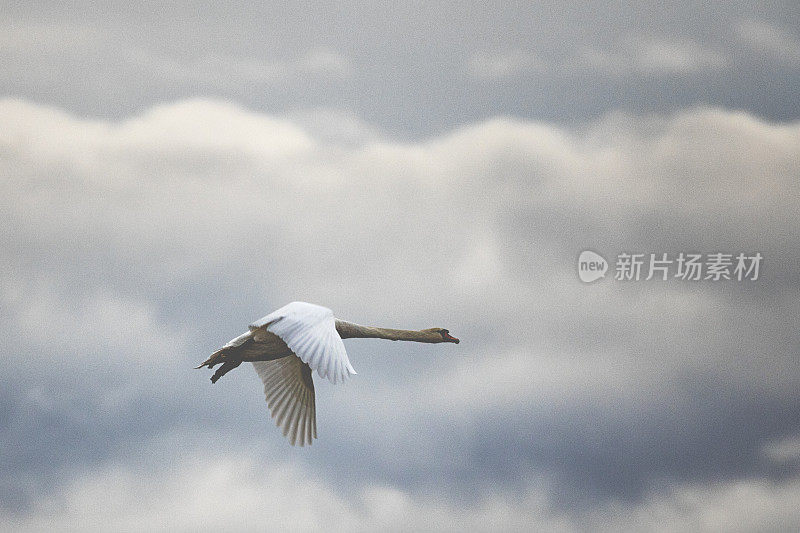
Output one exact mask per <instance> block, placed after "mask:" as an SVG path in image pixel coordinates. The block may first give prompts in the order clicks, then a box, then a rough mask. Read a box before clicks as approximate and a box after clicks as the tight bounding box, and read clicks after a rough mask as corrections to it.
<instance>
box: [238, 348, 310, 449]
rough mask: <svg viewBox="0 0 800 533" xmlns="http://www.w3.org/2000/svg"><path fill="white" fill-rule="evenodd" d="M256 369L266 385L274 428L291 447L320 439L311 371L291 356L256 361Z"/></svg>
mask: <svg viewBox="0 0 800 533" xmlns="http://www.w3.org/2000/svg"><path fill="white" fill-rule="evenodd" d="M253 367H254V368H255V369H256V372H257V373H258V377H260V378H261V381H262V382H263V383H264V395H265V396H266V397H267V405H268V406H269V410H270V412H271V413H272V418H274V419H275V424H276V425H277V426H278V427H279V428H281V430H282V431H283V436H284V437H286V436H288V437H289V442H290V443H291V445H292V446H294V445H295V444H299V445H300V446H303V445H305V444H308V445H311V440H312V439H316V438H317V409H316V406H315V404H314V381H313V380H312V379H311V368H309V366H308V365H307V364H305V363H304V362H302V361H301V360H300V359H299V358H298V357H296V356H294V355H290V356H288V357H282V358H280V359H275V360H274V361H256V362H254V363H253Z"/></svg>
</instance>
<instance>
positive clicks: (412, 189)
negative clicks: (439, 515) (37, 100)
mask: <svg viewBox="0 0 800 533" xmlns="http://www.w3.org/2000/svg"><path fill="white" fill-rule="evenodd" d="M0 114H1V115H2V116H3V122H4V123H6V124H10V125H13V127H10V128H6V129H4V130H3V131H2V132H0V146H2V150H3V152H4V154H5V156H6V157H4V158H3V159H2V161H3V162H2V163H0V165H2V167H0V169H2V172H3V173H4V174H5V175H7V176H9V177H10V179H9V180H7V181H6V182H5V183H4V190H3V194H4V196H5V197H6V198H9V199H10V201H9V202H7V203H6V204H3V206H2V209H3V216H4V218H5V220H7V224H6V225H5V227H4V229H3V230H2V233H0V236H1V237H2V247H3V250H4V254H3V255H2V257H3V263H4V269H3V274H2V275H3V284H2V298H1V299H0V304H1V305H2V306H3V316H4V317H5V318H4V319H3V320H4V322H3V325H4V328H3V330H4V333H3V336H4V339H3V340H4V346H13V347H14V348H13V351H10V352H8V353H4V359H5V361H6V364H7V371H6V373H4V375H3V376H2V378H0V379H2V384H3V387H2V390H3V391H4V392H3V395H2V400H3V404H4V409H2V410H0V411H3V412H4V415H3V417H2V418H0V421H2V423H3V426H2V432H0V436H1V438H2V439H3V444H4V446H3V450H5V451H4V454H3V455H2V458H3V465H4V468H3V471H4V472H7V474H6V478H5V479H4V480H3V483H2V488H3V498H2V499H3V502H4V506H5V507H7V508H16V509H17V511H16V513H17V515H18V517H17V518H16V519H19V520H25V518H24V517H25V516H26V514H25V513H26V511H24V506H25V505H28V509H29V510H30V509H36V506H37V505H38V504H37V499H38V498H40V495H41V494H51V493H52V494H59V491H62V492H63V491H66V492H65V493H69V491H70V490H71V489H70V483H73V482H74V481H75V479H76V476H80V475H82V473H85V472H86V471H90V470H91V471H94V470H97V469H100V470H101V471H102V469H103V468H104V466H103V465H105V464H108V463H109V462H110V463H115V462H121V463H122V467H121V468H123V469H125V468H129V466H126V463H125V457H126V455H127V451H129V450H130V449H131V448H135V447H137V446H139V445H146V443H148V442H153V441H158V440H159V439H161V438H163V436H164V435H171V434H174V435H177V437H176V438H178V439H181V438H185V439H187V441H191V442H193V443H194V444H195V445H196V446H198V447H200V448H203V447H204V446H206V445H209V446H210V445H218V441H219V439H223V440H224V439H225V438H226V437H227V439H228V441H229V443H228V445H226V446H222V447H221V448H220V449H221V450H228V449H229V448H228V446H229V445H230V442H240V443H243V446H245V447H246V449H247V450H248V451H245V452H244V453H245V454H246V455H248V456H259V457H270V456H277V455H283V454H285V453H290V452H288V451H287V447H286V446H285V443H284V442H283V441H282V439H281V437H280V435H279V434H277V432H275V431H274V428H272V425H271V422H270V421H269V420H268V415H267V414H266V410H265V406H264V403H263V398H261V397H260V395H261V391H260V387H259V385H258V382H257V379H256V378H255V376H254V375H252V373H251V372H250V373H249V369H248V368H242V369H241V371H237V372H236V373H232V374H231V375H230V376H229V377H226V380H223V381H221V382H220V383H218V384H217V385H215V386H213V387H212V386H211V385H210V384H209V383H208V382H207V376H206V375H202V374H200V372H199V371H197V372H194V373H193V371H191V370H190V368H191V366H192V363H195V364H196V363H197V361H198V360H199V359H201V358H202V356H203V354H206V353H208V352H209V351H211V350H212V349H214V348H215V347H217V346H218V345H219V344H220V343H222V342H224V341H225V340H227V339H228V338H230V337H233V336H234V335H236V334H238V333H240V330H241V329H243V328H244V325H245V324H246V323H247V322H248V321H250V320H252V319H253V318H256V317H258V316H261V315H262V314H264V313H265V312H266V311H268V310H269V309H271V308H274V307H277V306H278V305H280V304H282V303H284V302H286V301H288V300H292V299H305V300H309V301H315V302H319V303H323V304H326V305H329V306H330V307H332V308H333V309H334V310H335V312H336V313H337V314H338V315H339V316H341V317H343V318H346V319H348V320H354V321H358V322H365V323H376V324H386V325H398V326H407V327H428V326H433V325H437V326H444V327H448V328H450V329H451V331H453V332H454V333H455V334H457V335H459V336H460V337H461V338H462V339H463V341H464V342H462V344H461V345H459V346H458V350H457V351H456V350H452V349H450V350H441V349H434V348H441V347H428V346H423V347H420V346H407V345H404V346H400V345H397V344H390V345H388V346H387V345H386V343H380V342H378V341H374V342H372V341H362V342H361V343H359V342H356V341H353V342H351V343H349V344H348V350H349V351H350V353H351V359H352V360H353V363H354V365H355V366H356V368H357V370H358V371H359V377H358V378H357V379H356V380H354V382H353V383H350V384H349V385H348V386H346V387H344V388H331V387H326V386H324V385H321V386H320V387H319V388H318V389H319V390H318V394H319V404H320V434H321V436H322V439H320V441H319V442H318V443H315V445H314V447H312V448H313V449H312V450H304V452H305V454H299V453H294V450H292V451H291V453H292V455H291V457H292V459H291V460H292V461H293V462H295V464H296V465H298V468H302V469H309V471H313V472H317V473H318V476H319V480H320V481H319V482H320V483H322V484H323V485H327V484H330V483H333V481H332V480H336V483H337V484H339V485H340V486H342V487H347V488H348V489H352V490H354V491H361V490H366V489H365V488H364V487H365V486H368V485H375V486H380V487H384V486H389V487H392V489H391V490H395V491H400V492H401V493H404V494H408V496H404V497H403V498H407V499H409V501H412V502H413V501H416V500H417V499H418V498H421V497H422V496H421V495H424V494H426V493H432V494H435V495H436V497H437V498H443V499H444V500H445V503H443V505H444V507H445V508H447V507H448V506H449V505H453V504H452V502H453V501H464V502H467V503H466V504H467V505H469V506H472V507H471V508H473V507H474V506H475V505H478V507H479V506H480V503H476V502H481V501H482V498H491V497H492V495H493V494H495V495H496V494H500V496H497V497H498V498H501V499H506V498H507V497H508V496H507V495H508V494H510V493H513V492H514V491H517V490H526V489H525V487H528V486H529V485H530V484H531V483H533V482H534V481H535V480H537V479H543V480H546V483H547V487H546V488H544V489H541V490H542V491H543V492H537V494H544V495H546V496H545V497H546V498H547V501H548V504H547V506H546V508H547V509H549V512H553V513H567V514H568V515H569V519H567V518H565V520H567V522H566V524H567V525H566V526H565V527H567V528H568V529H569V528H570V526H575V523H572V522H570V521H569V520H579V519H580V516H581V515H582V513H588V515H592V513H600V515H602V512H603V509H607V508H606V507H605V506H608V505H613V503H612V502H614V501H621V502H624V506H625V509H626V510H625V511H624V512H622V514H623V515H625V516H628V517H631V516H636V513H637V512H638V511H637V510H636V509H639V508H640V507H639V506H644V507H645V508H646V507H647V506H648V505H659V504H658V503H654V501H653V500H652V498H662V497H663V498H666V500H664V501H667V502H668V501H671V500H669V496H664V494H668V493H669V492H670V491H672V490H675V491H678V492H680V491H683V490H688V491H690V492H691V491H693V490H700V489H698V488H697V487H704V486H708V485H709V484H715V483H719V484H721V487H723V488H720V490H721V491H722V493H724V494H729V493H728V492H726V491H727V490H729V489H730V487H735V486H736V484H737V483H739V482H741V480H757V481H754V483H755V485H754V486H752V487H751V486H749V485H748V487H749V488H748V490H754V491H756V492H758V491H761V490H762V489H763V487H762V486H761V485H760V484H761V483H762V482H763V483H767V484H775V485H774V486H776V487H778V488H777V489H776V490H779V491H784V490H785V491H791V490H794V488H793V487H794V485H793V484H794V479H795V477H794V476H795V474H796V471H795V467H794V465H793V463H791V461H789V462H787V461H785V460H784V461H779V460H777V459H775V458H776V457H778V455H777V452H774V451H769V452H765V450H772V448H769V446H773V447H774V446H776V445H775V444H771V443H776V442H778V443H780V442H784V441H786V439H791V438H793V437H794V436H795V435H797V434H798V431H799V430H800V419H799V418H798V413H800V402H798V398H797V394H796V391H797V390H798V384H800V383H798V382H800V374H798V373H797V371H796V365H794V364H793V359H792V358H793V354H794V353H795V352H796V346H797V343H798V340H800V339H798V338H797V334H796V333H793V332H794V331H795V330H796V328H794V327H793V324H792V318H791V317H794V316H797V303H796V302H797V301H798V299H797V298H796V296H797V290H798V284H797V277H796V273H795V272H794V267H793V265H796V264H797V263H798V261H800V258H798V257H797V252H796V250H797V246H796V242H797V235H798V227H797V220H798V217H797V216H796V206H795V205H794V204H793V203H792V202H791V200H790V199H791V198H792V197H794V196H796V188H797V183H796V180H795V179H794V176H795V175H796V174H797V171H798V168H797V160H796V158H795V157H794V156H793V154H796V153H797V149H798V144H800V132H799V131H798V127H797V124H774V123H769V122H766V121H763V120H760V119H757V118H754V117H752V116H750V115H747V114H744V113H735V112H729V111H724V110H719V109H695V110H688V111H684V112H681V113H677V114H673V115H669V116H664V117H655V116H650V117H639V116H635V115H630V114H624V113H618V114H614V115H611V116H609V117H606V118H605V119H603V120H599V121H595V122H592V123H587V124H585V125H583V126H582V127H580V128H566V127H563V126H556V125H553V124H548V123H541V122H538V123H537V122H529V121H523V120H514V119H496V120H492V121H488V122H484V123H479V124H475V125H471V126H469V127H465V128H461V129H458V130H455V131H452V132H450V133H448V134H446V135H441V136H437V137H432V138H429V139H428V140H426V141H420V142H415V143H404V142H397V141H392V140H389V139H387V138H386V137H385V136H383V135H382V134H380V133H378V132H375V131H374V129H372V128H370V127H369V126H364V125H363V124H361V123H359V121H357V120H356V121H353V122H351V124H350V126H349V127H347V128H340V129H339V130H337V129H336V128H331V127H330V124H329V123H328V121H327V120H325V119H324V117H323V118H322V119H317V120H312V119H310V118H308V115H300V116H298V117H297V118H296V119H292V120H289V119H280V118H275V117H270V116H266V115H262V114H259V113H256V112H252V111H249V110H247V109H244V108H242V107H239V106H236V105H232V104H229V103H224V102H218V101H209V100H199V99H198V100H190V101H183V102H178V103H175V104H172V105H167V106H161V107H158V108H154V109H151V110H149V111H147V112H143V113H141V114H140V115H137V116H133V117H130V118H128V119H126V120H124V121H97V120H87V119H81V118H77V117H75V116H71V115H69V114H65V113H63V112H61V111H59V110H57V109H53V108H49V107H45V106H40V105H35V104H31V103H27V102H22V101H18V100H5V101H3V103H2V104H0ZM333 122H338V121H337V120H335V119H333ZM299 124H303V126H302V127H301V126H300V125H299ZM754 146H755V147H758V149H757V150H754V149H753V148H752V147H754ZM585 247H594V248H596V249H597V250H598V251H601V252H603V253H606V254H609V255H610V254H613V253H616V252H618V251H623V250H636V251H639V250H640V251H644V252H650V251H661V250H663V251H667V252H675V251H688V249H689V248H694V249H697V250H701V251H711V250H712V248H713V249H717V248H720V249H721V248H725V249H729V250H730V251H737V250H743V251H756V250H759V251H762V252H763V253H764V254H765V257H766V259H765V270H764V277H763V279H762V280H760V281H759V282H757V283H754V284H753V285H752V286H751V285H747V284H736V283H725V284H713V283H699V284H681V283H680V282H677V281H676V282H668V283H664V284H659V283H655V282H648V283H645V282H640V283H638V284H629V285H624V284H621V283H616V282H613V281H612V280H605V281H603V282H600V283H598V284H596V285H591V286H584V285H582V284H581V283H580V281H578V279H577V275H576V273H575V270H574V269H575V264H574V262H575V259H576V257H577V253H578V252H579V251H580V250H581V249H584V248H585ZM421 303H422V304H421ZM55 339H58V340H57V342H56V343H55V344H54V340H55ZM445 348H453V347H451V346H448V347H445ZM29 442H35V443H36V446H34V447H27V446H26V443H29ZM784 447H785V445H784ZM225 453H227V451H226V452H225ZM765 454H766V455H765ZM223 455H224V454H223ZM784 455H785V453H784ZM149 461H151V464H153V463H154V464H155V468H158V465H159V464H160V463H159V460H158V459H150V460H149ZM15 480H28V481H27V482H25V483H23V482H19V481H15ZM92 483H94V482H90V483H89V484H90V485H91V484H92ZM121 483H122V486H127V485H126V483H128V481H121ZM130 483H134V484H135V483H138V482H137V481H135V480H134V481H130ZM254 483H256V484H258V483H260V481H258V480H256V481H254ZM101 485H102V483H101ZM686 487H690V488H688V489H687V488H686ZM537 490H539V489H537ZM730 490H734V489H730ZM765 490H766V489H765ZM767 493H768V494H770V496H769V497H776V498H785V494H784V493H783V492H781V493H780V494H779V495H775V494H772V493H770V492H769V490H767ZM654 495H656V496H654ZM765 497H766V496H765ZM657 501H659V502H660V501H662V500H657ZM726 501H727V500H726ZM447 502H450V503H447ZM664 505H669V503H665V504H664ZM30 512H38V511H30ZM424 512H430V513H433V512H434V511H433V510H431V509H427V510H424ZM525 516H527V515H525ZM20 517H22V518H20ZM606 518H608V517H607V516H606ZM530 519H531V518H529V517H528V518H525V517H523V518H521V520H523V521H525V520H530ZM587 520H590V519H589V518H587ZM591 520H599V519H598V518H597V517H594V518H591ZM508 527H509V529H513V524H511V525H509V526H508ZM576 527H577V526H576Z"/></svg>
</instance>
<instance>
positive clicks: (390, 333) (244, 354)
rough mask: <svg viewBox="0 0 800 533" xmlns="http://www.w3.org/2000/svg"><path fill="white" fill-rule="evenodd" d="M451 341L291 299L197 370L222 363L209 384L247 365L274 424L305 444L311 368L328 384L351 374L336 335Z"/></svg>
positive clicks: (311, 429) (313, 426) (311, 431)
mask: <svg viewBox="0 0 800 533" xmlns="http://www.w3.org/2000/svg"><path fill="white" fill-rule="evenodd" d="M356 337H357V338H370V339H388V340H392V341H415V342H428V343H438V342H453V343H456V344H458V339H457V338H455V337H453V336H452V335H450V332H449V331H447V330H446V329H442V328H429V329H422V330H419V331H413V330H404V329H388V328H376V327H372V326H360V325H358V324H353V323H351V322H345V321H344V320H339V319H337V318H335V317H334V316H333V312H332V311H331V310H330V309H328V308H327V307H322V306H320V305H314V304H309V303H305V302H292V303H290V304H287V305H285V306H283V307H281V308H280V309H278V310H277V311H273V312H272V313H270V314H268V315H267V316H265V317H264V318H262V319H261V320H258V321H256V322H253V323H252V324H250V326H249V331H247V333H243V334H242V335H239V336H238V337H236V338H235V339H232V340H230V341H229V342H228V343H227V344H226V345H225V346H223V347H222V348H220V349H219V350H217V351H216V352H214V353H213V354H211V356H210V357H209V358H208V359H207V360H206V361H205V362H203V364H201V365H200V366H198V367H197V368H203V367H204V366H207V367H208V368H214V366H216V365H218V364H221V365H222V366H221V367H219V368H218V369H217V371H216V372H214V375H213V376H211V382H212V383H216V382H217V380H218V379H219V378H221V377H222V376H224V375H225V374H226V373H228V372H230V371H231V370H233V369H234V368H236V367H237V366H239V365H240V364H242V362H245V361H248V362H251V363H253V367H255V369H256V372H257V373H258V377H260V378H261V381H262V382H263V383H264V394H265V395H266V397H267V405H268V406H269V410H270V412H271V413H272V418H274V419H275V423H276V424H277V426H278V427H279V428H281V429H282V431H283V435H284V436H288V437H289V442H290V443H291V444H292V445H295V444H299V445H300V446H303V445H305V444H309V445H310V444H311V440H312V439H316V438H317V413H316V407H315V404H314V381H313V379H312V378H311V371H312V370H316V371H317V374H319V376H320V377H322V378H327V379H329V380H330V381H331V382H332V383H339V382H340V381H344V380H345V379H346V378H347V377H349V376H350V375H351V374H355V373H356V371H355V370H353V366H352V365H351V364H350V360H349V359H348V358H347V352H346V351H345V349H344V343H343V342H342V339H349V338H356Z"/></svg>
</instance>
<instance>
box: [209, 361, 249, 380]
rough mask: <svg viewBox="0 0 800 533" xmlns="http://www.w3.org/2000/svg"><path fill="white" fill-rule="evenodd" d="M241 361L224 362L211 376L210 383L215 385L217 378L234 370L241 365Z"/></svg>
mask: <svg viewBox="0 0 800 533" xmlns="http://www.w3.org/2000/svg"><path fill="white" fill-rule="evenodd" d="M241 364H242V362H241V361H232V360H230V359H228V360H226V361H225V362H224V363H223V364H222V366H221V367H219V368H218V369H217V371H216V372H214V375H213V376H211V383H216V382H217V380H219V378H221V377H222V376H224V375H225V374H227V373H228V372H230V371H231V370H233V369H234V368H236V367H237V366H239V365H241Z"/></svg>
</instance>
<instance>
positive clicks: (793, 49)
mask: <svg viewBox="0 0 800 533" xmlns="http://www.w3.org/2000/svg"><path fill="white" fill-rule="evenodd" d="M736 32H737V34H738V35H739V38H740V39H741V40H742V41H744V42H745V43H746V44H747V45H748V46H750V47H751V48H752V49H753V50H755V51H757V52H759V53H761V54H766V55H769V56H772V57H774V58H776V59H778V60H779V61H785V62H787V63H793V64H798V63H800V39H798V37H797V36H796V35H793V34H792V33H790V32H789V31H786V30H784V29H783V28H781V27H779V26H775V25H772V24H768V23H766V22H764V21H760V20H755V19H749V20H743V21H741V22H740V23H739V24H738V25H737V26H736Z"/></svg>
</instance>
